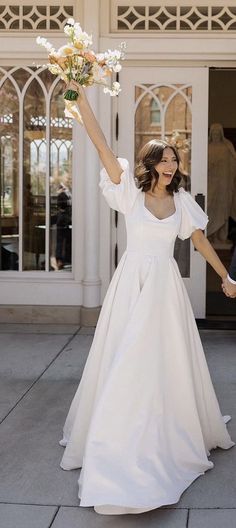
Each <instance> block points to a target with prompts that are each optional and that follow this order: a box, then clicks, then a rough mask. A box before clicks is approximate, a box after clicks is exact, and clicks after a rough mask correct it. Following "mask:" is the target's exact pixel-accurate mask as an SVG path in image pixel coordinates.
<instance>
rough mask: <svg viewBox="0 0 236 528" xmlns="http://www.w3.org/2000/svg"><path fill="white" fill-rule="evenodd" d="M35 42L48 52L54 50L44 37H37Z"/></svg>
mask: <svg viewBox="0 0 236 528" xmlns="http://www.w3.org/2000/svg"><path fill="white" fill-rule="evenodd" d="M36 42H37V44H39V46H43V47H44V48H46V50H47V51H48V52H53V51H55V50H54V48H53V45H52V44H51V43H50V42H48V40H47V39H46V38H44V37H37V38H36Z"/></svg>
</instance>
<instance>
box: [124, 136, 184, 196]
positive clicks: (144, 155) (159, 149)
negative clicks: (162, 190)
mask: <svg viewBox="0 0 236 528" xmlns="http://www.w3.org/2000/svg"><path fill="white" fill-rule="evenodd" d="M167 147H168V148H171V149H172V150H173V153H174V155H175V156H176V159H177V165H178V166H177V170H176V172H175V175H174V177H173V178H172V180H171V182H170V184H169V185H167V186H166V190H167V191H168V193H169V194H171V195H173V192H174V191H175V192H177V191H178V188H179V184H180V182H181V179H182V174H181V172H180V170H179V164H180V157H179V153H178V151H177V149H176V148H175V147H174V146H173V145H170V144H169V143H167V141H161V140H157V139H152V140H151V141H148V143H146V144H145V145H144V146H143V147H142V149H141V150H140V152H139V154H138V161H137V163H136V165H135V170H134V175H135V181H136V185H137V187H138V188H141V189H142V191H143V192H147V191H149V190H150V189H151V190H152V191H154V189H155V187H156V185H157V182H158V179H159V174H158V172H157V171H156V169H155V165H157V164H158V163H160V161H161V160H162V158H163V153H164V150H165V149H166V148H167ZM153 182H154V183H153Z"/></svg>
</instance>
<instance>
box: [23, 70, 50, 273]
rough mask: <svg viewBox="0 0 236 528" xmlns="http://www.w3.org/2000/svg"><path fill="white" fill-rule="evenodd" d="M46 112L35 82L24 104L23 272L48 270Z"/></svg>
mask: <svg viewBox="0 0 236 528" xmlns="http://www.w3.org/2000/svg"><path fill="white" fill-rule="evenodd" d="M46 150H47V145H46V108H45V97H44V94H43V91H42V88H41V86H40V85H39V83H38V81H37V80H36V79H33V80H32V81H31V83H30V85H29V88H28V89H27V92H26V95H25V100H24V166H23V170H24V172H23V269H24V270H35V269H39V270H44V269H45V230H46V222H45V220H46V217H45V183H46Z"/></svg>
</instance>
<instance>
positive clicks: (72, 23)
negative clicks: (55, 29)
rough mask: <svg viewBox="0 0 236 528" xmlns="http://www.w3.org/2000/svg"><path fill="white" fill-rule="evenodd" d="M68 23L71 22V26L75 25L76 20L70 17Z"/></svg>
mask: <svg viewBox="0 0 236 528" xmlns="http://www.w3.org/2000/svg"><path fill="white" fill-rule="evenodd" d="M66 23H67V24H70V26H74V23H75V21H74V19H73V18H68V20H67V22H66Z"/></svg>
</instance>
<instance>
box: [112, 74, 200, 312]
mask: <svg viewBox="0 0 236 528" xmlns="http://www.w3.org/2000/svg"><path fill="white" fill-rule="evenodd" d="M120 82H121V86H122V92H121V93H120V95H119V100H118V116H119V139H118V155H119V156H120V157H125V158H127V159H128V160H129V162H130V165H131V167H133V166H134V163H135V159H136V156H137V153H138V151H139V149H140V148H141V147H142V146H143V145H144V144H145V143H146V142H147V141H149V140H150V139H153V138H157V139H158V138H159V139H165V140H167V141H169V142H170V143H172V144H173V145H175V146H176V147H177V148H178V151H179V154H180V158H181V170H182V173H183V182H182V185H183V186H184V188H185V189H186V190H187V191H188V192H190V193H191V194H192V195H193V197H194V198H195V199H196V200H197V201H198V203H199V204H200V205H201V206H202V207H203V208H204V209H205V206H206V190H207V132H208V69H207V68H159V67H140V68H139V67H138V68H137V67H127V68H123V70H122V72H121V76H120ZM116 224H117V229H116V247H117V251H118V260H119V259H120V257H121V255H122V254H123V252H124V250H125V246H126V239H125V226H124V219H123V217H122V215H119V216H118V221H117V222H116ZM175 258H176V260H177V262H178V265H179V268H180V271H181V274H182V277H183V278H184V282H185V285H186V287H187V290H188V293H189V296H190V299H191V302H192V306H193V309H194V313H195V316H196V317H198V318H203V317H205V291H206V263H205V261H204V259H203V258H202V257H201V255H200V254H199V253H198V252H197V251H195V250H194V247H193V244H191V242H190V240H186V241H181V240H179V239H177V241H176V246H175Z"/></svg>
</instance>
